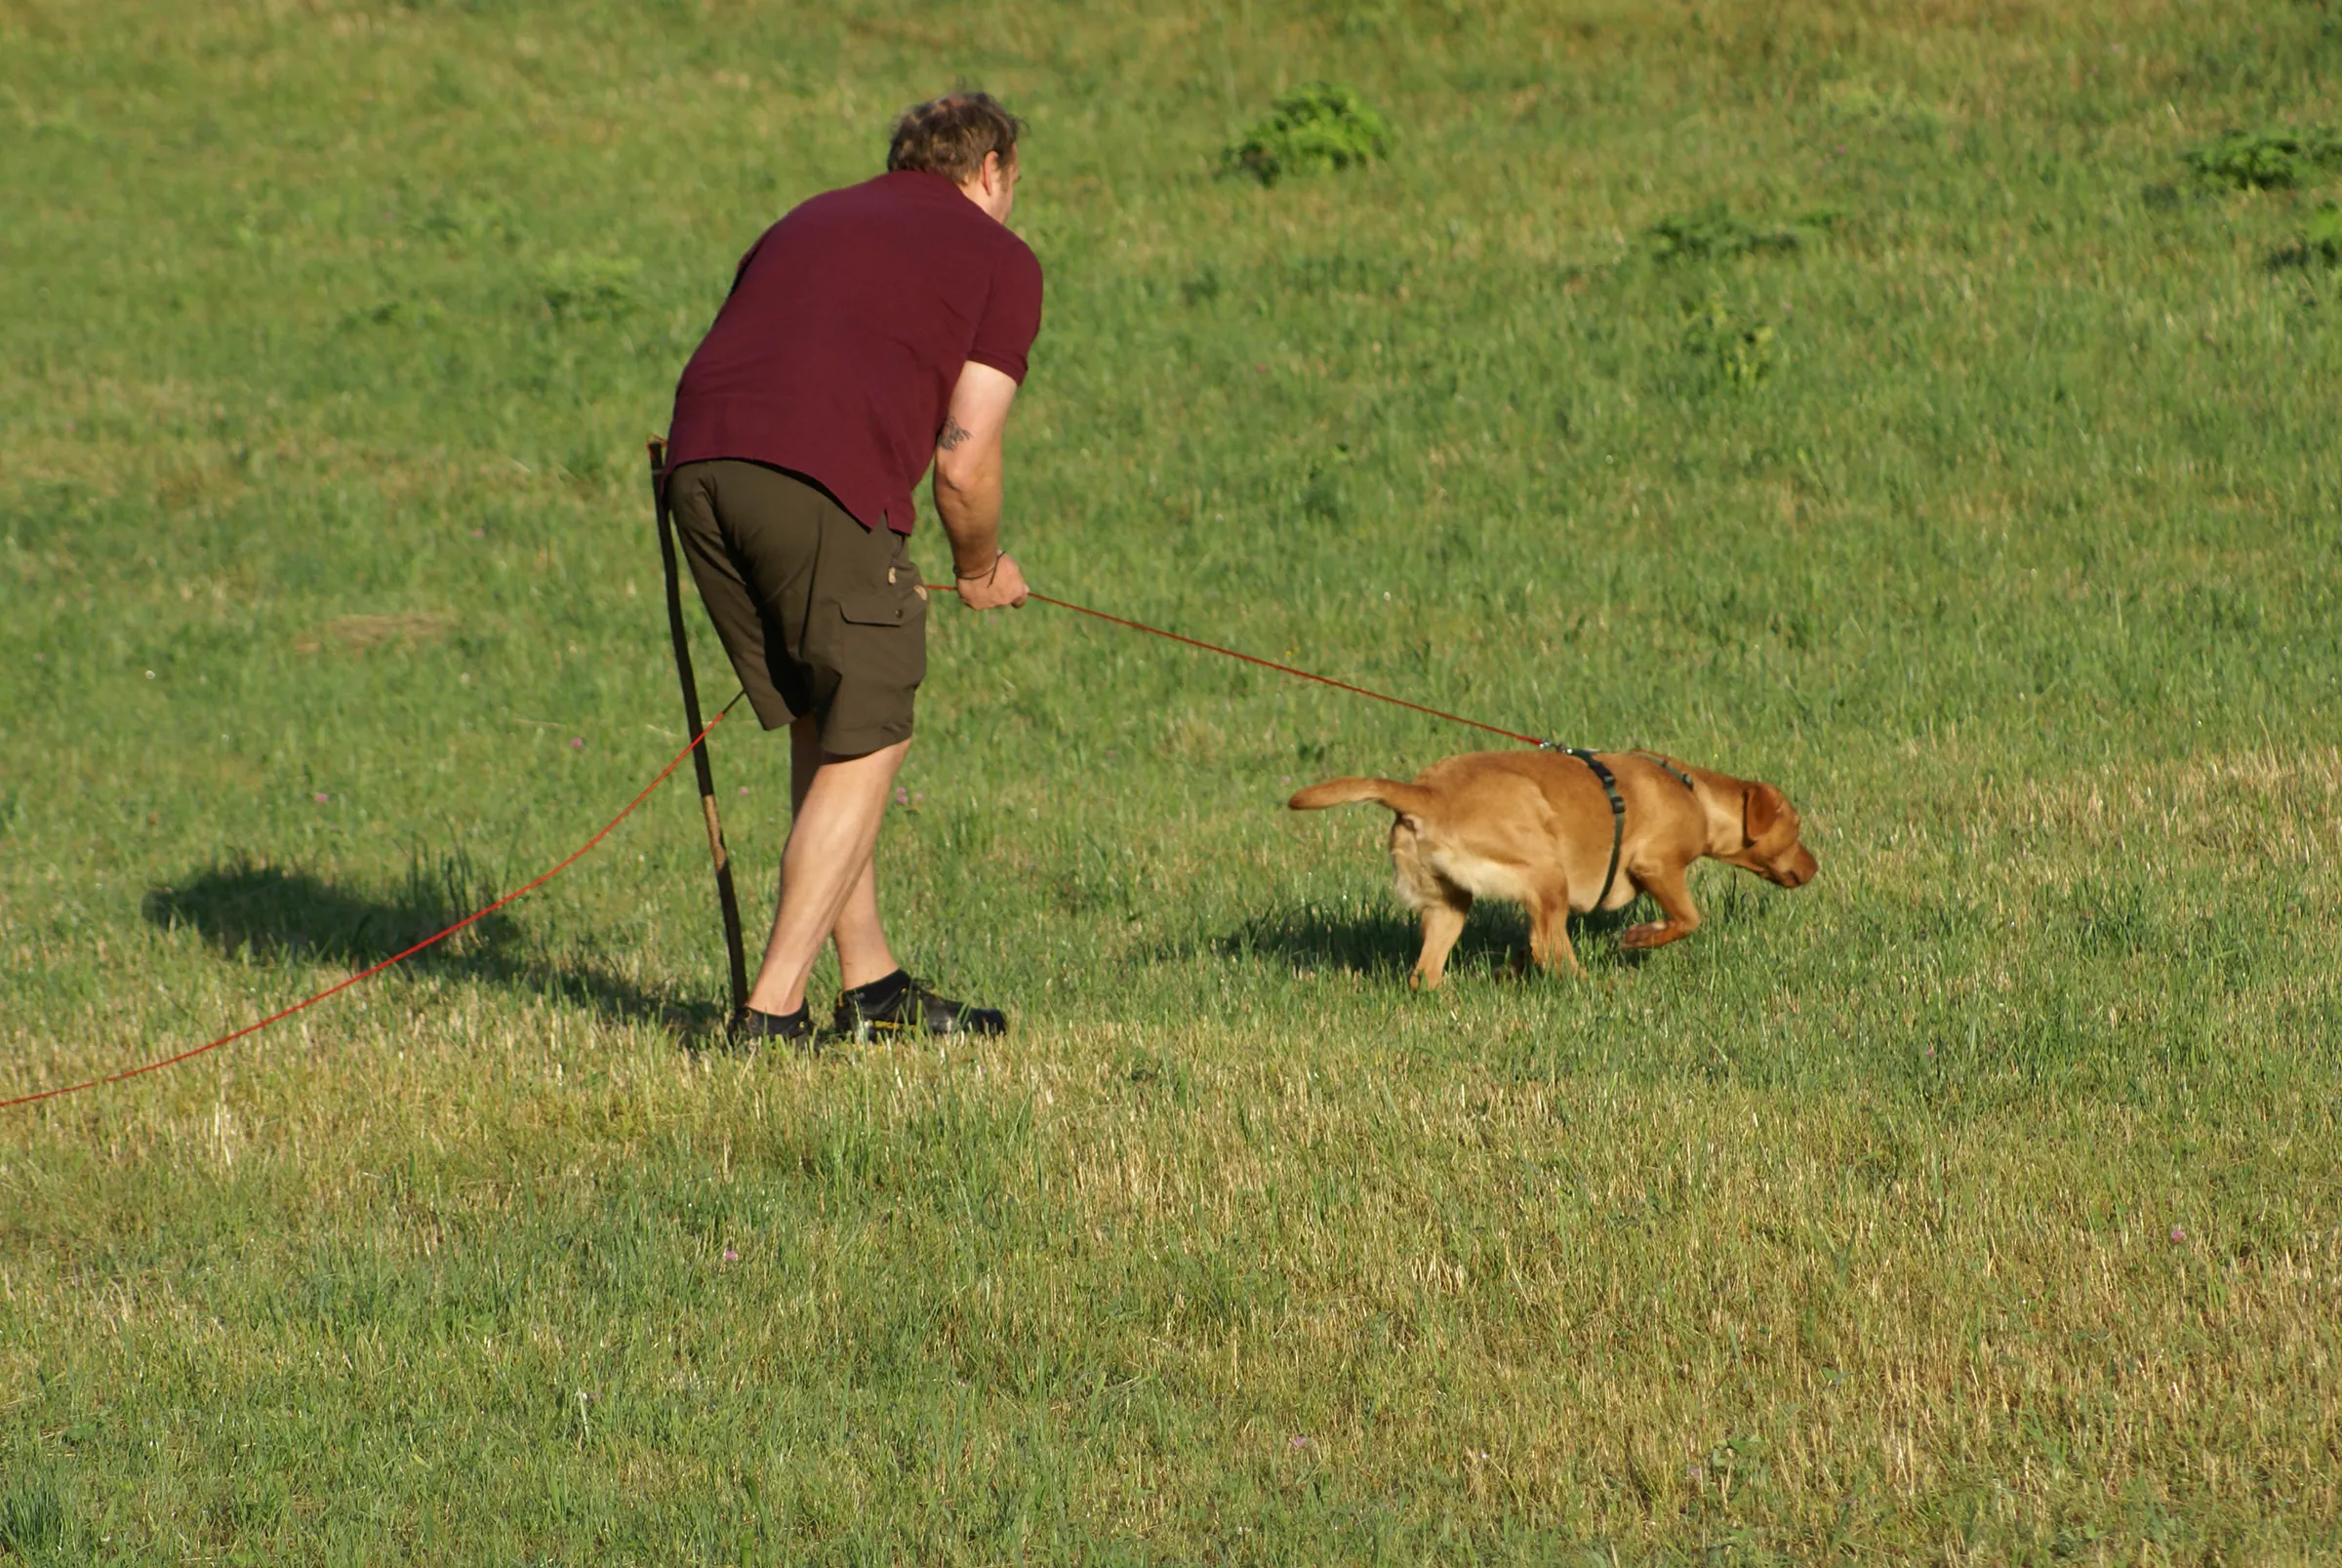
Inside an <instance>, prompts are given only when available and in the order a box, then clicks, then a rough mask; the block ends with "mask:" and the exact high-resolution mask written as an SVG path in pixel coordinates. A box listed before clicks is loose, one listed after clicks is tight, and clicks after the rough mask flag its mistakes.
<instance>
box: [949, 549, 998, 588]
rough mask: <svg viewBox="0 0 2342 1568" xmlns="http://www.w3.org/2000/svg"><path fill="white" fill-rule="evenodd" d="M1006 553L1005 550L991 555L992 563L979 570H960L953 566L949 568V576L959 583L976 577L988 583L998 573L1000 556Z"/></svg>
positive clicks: (968, 581) (973, 579)
mask: <svg viewBox="0 0 2342 1568" xmlns="http://www.w3.org/2000/svg"><path fill="white" fill-rule="evenodd" d="M1006 553H1007V552H1006V551H1000V552H998V553H996V554H994V555H993V556H992V564H991V565H989V566H988V567H986V568H985V569H984V570H983V571H981V572H962V571H961V570H960V569H959V568H958V567H956V566H955V567H953V568H952V569H951V576H952V577H953V578H954V579H956V580H957V581H959V582H961V583H973V582H975V581H976V580H977V579H978V578H982V579H983V580H984V581H985V582H987V583H989V582H990V581H991V580H992V579H993V578H995V577H997V576H998V575H999V572H1000V556H1001V555H1004V554H1006Z"/></svg>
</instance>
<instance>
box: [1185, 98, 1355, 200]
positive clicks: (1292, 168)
mask: <svg viewBox="0 0 2342 1568" xmlns="http://www.w3.org/2000/svg"><path fill="white" fill-rule="evenodd" d="M1391 141H1392V137H1391V122H1390V121H1388V120H1386V119H1384V118H1383V117H1382V116H1381V115H1380V114H1377V113H1376V112H1375V111H1374V110H1373V109H1370V108H1368V107H1367V106H1366V103H1365V101H1363V100H1361V99H1360V98H1359V97H1358V94H1357V90H1356V89H1355V88H1350V87H1341V86H1337V85H1335V84H1333V83H1330V82H1312V83H1311V84H1310V85H1309V86H1307V87H1301V88H1296V89H1295V90H1294V91H1292V92H1290V93H1287V94H1285V95H1284V96H1283V97H1281V98H1279V99H1277V101H1275V102H1274V103H1273V104H1272V105H1271V108H1270V112H1269V117H1268V118H1267V119H1265V120H1263V121H1261V122H1260V123H1259V124H1257V125H1255V126H1254V127H1253V128H1252V129H1251V130H1249V131H1247V132H1245V133H1244V140H1243V141H1238V142H1236V143H1235V144H1234V145H1232V146H1231V147H1229V148H1228V149H1227V150H1226V151H1225V152H1224V153H1222V154H1221V171H1222V173H1224V174H1231V175H1247V176H1250V177H1251V178H1252V179H1255V180H1258V181H1260V182H1261V183H1262V184H1264V185H1273V184H1275V183H1276V182H1277V181H1279V180H1282V179H1283V178H1285V177H1286V176H1287V175H1298V174H1315V173H1320V172H1324V171H1329V170H1335V169H1348V168H1351V167H1353V166H1354V165H1358V164H1363V163H1367V162H1370V161H1371V160H1373V159H1376V158H1387V157H1389V156H1390V155H1391Z"/></svg>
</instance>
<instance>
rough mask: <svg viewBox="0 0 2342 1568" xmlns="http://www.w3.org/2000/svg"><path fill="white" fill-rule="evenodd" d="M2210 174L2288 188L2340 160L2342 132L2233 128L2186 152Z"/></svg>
mask: <svg viewBox="0 0 2342 1568" xmlns="http://www.w3.org/2000/svg"><path fill="white" fill-rule="evenodd" d="M2187 159H2188V167H2189V168H2191V169H2193V170H2195V171H2196V172H2197V174H2199V175H2201V176H2202V177H2203V178H2204V179H2206V180H2216V181H2220V182H2222V183H2224V184H2229V185H2234V186H2236V187H2237V188H2238V189H2239V190H2290V189H2292V188H2293V187H2295V186H2297V185H2301V184H2306V183H2307V182H2308V181H2310V180H2311V179H2312V178H2314V176H2315V174H2316V172H2317V171H2318V170H2319V169H2321V168H2329V169H2330V168H2333V167H2335V166H2337V165H2342V136H2336V135H2334V134H2333V133H2332V132H2330V131H2231V132H2229V133H2228V135H2226V136H2224V137H2222V138H2220V139H2219V140H2218V141H2208V142H2206V143H2204V144H2203V145H2202V146H2201V147H2197V148H2195V149H2194V150H2192V151H2191V152H2189V153H2188V155H2187Z"/></svg>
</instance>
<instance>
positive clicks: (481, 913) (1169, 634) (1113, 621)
mask: <svg viewBox="0 0 2342 1568" xmlns="http://www.w3.org/2000/svg"><path fill="white" fill-rule="evenodd" d="M927 591H928V592H930V593H956V592H957V591H958V590H957V589H956V588H951V587H947V586H944V585H942V584H940V583H928V584H927ZM1029 596H1030V597H1031V598H1034V599H1037V600H1039V601H1040V602H1041V603H1043V604H1053V605H1055V606H1057V607H1058V608H1059V609H1060V610H1070V611H1072V612H1073V613H1074V614H1075V615H1085V616H1088V617H1090V618H1091V619H1092V620H1095V621H1104V622H1106V623H1109V624H1110V625H1116V626H1127V627H1128V628H1129V629H1131V630H1132V631H1144V632H1146V633H1147V634H1148V635H1149V636H1151V637H1162V638H1165V639H1167V640H1169V641H1171V642H1177V643H1185V644H1186V645H1187V646H1188V647H1190V648H1200V649H1202V650H1203V651H1204V652H1205V653H1207V654H1219V655H1221V656H1222V657H1223V658H1227V659H1236V660H1241V661H1243V662H1244V663H1247V664H1258V665H1260V666H1261V668H1263V669H1273V670H1275V671H1276V672H1277V673H1278V674H1280V675H1291V676H1293V677H1295V678H1296V679H1299V680H1306V681H1315V682H1316V683H1317V684H1318V685H1320V686H1331V687H1332V688H1334V690H1336V691H1338V692H1349V693H1351V694H1352V695H1353V696H1356V697H1370V698H1372V699H1374V701H1376V702H1378V703H1389V704H1391V705H1392V706H1393V707H1403V708H1407V709H1409V710H1411V711H1413V712H1417V713H1428V714H1430V715H1431V716H1432V717H1433V718H1435V719H1445V720H1447V721H1448V722H1449V723H1450V724H1462V725H1465V726H1467V727H1469V728H1471V729H1474V730H1485V731H1486V732H1487V733H1488V734H1490V735H1501V736H1503V737H1504V738H1505V739H1506V740H1508V741H1518V742H1520V743H1521V744H1523V745H1537V746H1542V745H1550V744H1552V743H1550V742H1547V741H1542V740H1540V739H1538V738H1537V737H1536V736H1534V735H1522V734H1520V733H1519V732H1518V731H1516V730H1507V729H1501V728H1499V727H1498V726H1496V725H1494V724H1482V723H1481V722H1480V721H1479V720H1478V719H1468V718H1466V717H1464V715H1463V714H1461V713H1447V712H1442V711H1441V710H1440V709H1438V708H1435V707H1426V706H1424V705H1423V704H1421V703H1410V702H1408V701H1407V700H1406V699H1405V698H1403V697H1392V696H1389V695H1387V694H1385V693H1382V692H1370V691H1368V690H1367V689H1366V688H1365V687H1363V686H1353V685H1351V684H1350V682H1348V681H1340V680H1335V679H1334V678H1333V677H1332V676H1330V675H1314V674H1312V673H1311V672H1310V671H1308V670H1306V669H1295V668H1294V667H1293V666H1292V665H1291V664H1280V663H1277V662H1276V661H1275V660H1273V659H1258V658H1255V657H1254V656H1253V655H1251V654H1242V653H1238V652H1236V650H1235V649H1233V648H1223V647H1221V646H1220V645H1219V644H1218V643H1210V642H1204V641H1201V640H1200V639H1198V638H1194V637H1183V636H1181V635H1180V634H1179V633H1178V632H1176V631H1165V630H1163V628H1162V627H1160V626H1151V625H1148V624H1147V623H1145V622H1142V621H1125V620H1124V619H1122V617H1120V616H1110V615H1108V614H1107V613H1106V612H1105V611H1103V610H1092V609H1090V608H1089V607H1088V606H1087V605H1080V604H1070V603H1068V602H1067V601H1066V600H1064V599H1053V598H1051V597H1050V596H1049V595H1048V594H1046V593H1033V594H1030V595H1029ZM732 701H733V702H735V703H737V702H738V701H740V699H739V698H737V697H736V698H734V699H733V700H732ZM731 711H732V706H731V704H729V703H727V704H724V710H723V712H721V713H718V714H716V716H715V717H714V718H713V719H711V720H709V721H708V723H707V727H706V728H705V729H703V730H701V731H700V733H699V734H697V735H695V736H693V737H692V738H691V744H689V745H686V746H685V747H684V748H683V749H682V750H680V751H678V752H676V753H675V755H674V759H673V760H672V761H670V762H669V763H667V765H666V767H664V768H661V769H660V770H659V776H658V777H657V778H655V779H653V780H652V781H651V782H650V783H649V784H645V785H643V786H642V792H641V793H640V794H638V795H636V796H635V797H634V798H633V799H632V800H629V801H627V802H626V809H625V810H624V811H622V812H620V813H619V814H618V815H617V816H615V817H613V818H611V819H610V820H609V821H608V822H607V823H605V824H602V830H601V831H600V832H598V833H596V834H594V835H593V836H592V837H591V838H589V839H587V840H586V842H585V843H584V844H581V845H580V846H578V848H577V850H576V851H575V852H574V853H573V854H571V855H570V857H569V858H568V859H567V860H565V861H563V862H562V863H561V864H558V865H556V866H554V867H553V868H552V869H551V870H549V871H546V872H545V874H544V875H542V876H540V877H538V878H537V879H536V880H535V881H532V882H528V883H525V884H523V885H522V886H520V887H518V888H515V889H513V890H512V891H511V892H510V893H507V894H505V896H504V897H503V898H501V899H499V900H497V901H496V902H495V903H494V904H491V905H488V906H487V907H486V908H484V909H481V910H478V911H476V912H475V913H472V914H467V915H465V916H464V918H463V919H461V920H459V921H457V922H456V923H455V924H454V925H452V926H449V927H448V928H447V929H446V930H445V931H442V932H440V933H439V934H438V935H436V936H431V937H425V938H424V939H423V941H421V942H419V943H417V944H415V945H414V946H412V947H409V948H407V949H406V950H405V951H404V952H397V953H392V954H391V955H390V956H389V957H387V958H385V959H384V960H383V961H382V962H381V963H378V964H376V965H374V966H373V967H372V968H369V969H362V970H360V971H358V973H356V974H354V975H352V976H350V977H349V978H348V979H347V980H343V981H340V982H337V983H336V984H334V985H328V986H327V987H326V988H325V989H323V990H321V991H319V992H318V993H317V994H316V995H314V996H307V997H303V999H302V1000H300V1001H298V1002H295V1003H294V1004H293V1005H292V1006H291V1007H288V1008H285V1009H283V1010H282V1011H281V1012H275V1013H271V1014H269V1015H268V1016H267V1017H266V1018H264V1019H262V1020H261V1021H260V1022H259V1023H258V1024H247V1025H244V1026H243V1027H242V1028H240V1029H238V1030H236V1031H235V1032H234V1033H232V1034H222V1036H220V1038H218V1039H217V1040H213V1041H211V1042H210V1043H209V1044H206V1045H199V1046H197V1047H195V1048H194V1049H193V1050H191V1051H182V1052H180V1053H179V1055H177V1056H172V1057H164V1058H162V1059H161V1060H160V1061H157V1062H148V1063H144V1064H141V1065H139V1066H135V1067H126V1068H124V1069H123V1070H122V1071H120V1072H111V1073H107V1074H106V1075H105V1076H104V1077H102V1078H92V1079H90V1080H89V1081H88V1082H86V1083H73V1084H66V1085H64V1086H63V1087H62V1088H58V1089H44V1090H42V1091H41V1092H40V1093H38V1094H30V1095H19V1096H17V1098H16V1099H14V1100H0V1110H6V1109H8V1108H9V1107H11V1106H29V1105H33V1104H35V1103H36V1102H39V1101H43V1100H55V1099H57V1098H59V1097H60V1096H62V1095H74V1094H79V1093H81V1092H82V1091H83V1090H85V1089H96V1088H99V1087H101V1085H104V1084H109V1083H120V1082H122V1081H123V1080H125V1079H128V1078H136V1077H140V1076H141V1075H143V1074H145V1073H149V1072H156V1071H160V1070H161V1069H162V1068H164V1067H170V1066H177V1065H179V1064H180V1063H182V1062H187V1061H191V1060H193V1059H194V1058H196V1057H199V1056H202V1055H204V1054H205V1053H206V1052H209V1051H217V1050H219V1049H220V1048H221V1047H222V1046H223V1045H228V1044H231V1043H233V1042H234V1041H237V1040H241V1039H242V1038H244V1036H246V1035H247V1034H257V1033H259V1032H260V1031H261V1030H262V1029H264V1028H266V1027H267V1026H268V1025H271V1024H275V1023H278V1022H280V1021H282V1020H284V1019H288V1018H291V1017H292V1016H293V1015H294V1014H296V1013H298V1012H300V1011H302V1010H303V1008H308V1007H314V1006H316V1005H317V1004H318V1003H319V1002H322V1001H324V1000H325V999H326V998H327V997H329V996H332V995H335V994H337V993H339V992H342V991H345V990H347V989H349V987H350V986H352V985H356V984H357V983H358V982H359V981H362V980H367V979H370V978H372V977H373V976H376V975H379V974H381V973H382V972H383V971H384V970H385V969H388V968H389V967H390V966H391V965H393V964H396V963H402V962H404V961H405V960H407V959H409V958H412V957H414V956H415V955H416V954H417V953H419V952H421V951H423V950H424V948H425V947H428V946H431V945H434V944H437V943H441V942H445V941H446V940H447V939H448V938H450V937H452V936H454V935H455V934H456V933H457V932H459V931H461V930H463V929H464V927H465V926H468V925H471V924H474V923H475V922H477V921H480V920H484V919H486V918H487V917H488V916H490V915H492V914H494V913H496V911H497V910H499V909H501V908H503V907H504V906H505V905H507V904H510V903H512V902H513V901H514V900H515V899H518V898H521V897H522V896H523V895H525V894H529V893H534V892H535V891H536V890H537V889H539V888H541V887H543V886H545V883H547V882H550V881H551V880H552V879H553V878H554V877H556V876H559V875H560V874H561V873H562V872H563V871H566V870H568V869H569V868H570V867H571V866H572V865H575V864H577V863H578V862H579V861H581V860H584V859H585V858H586V854H587V853H588V852H590V851H591V850H592V849H593V847H594V846H595V845H597V844H599V843H600V842H601V841H602V840H603V839H605V838H607V837H609V836H610V833H611V830H612V829H613V828H615V827H617V826H618V824H620V823H623V822H625V821H626V819H627V818H628V817H630V816H632V815H633V814H634V808H635V807H637V806H639V805H641V804H642V803H643V802H644V801H645V800H648V799H649V798H650V794H651V791H652V790H654V789H656V788H658V787H659V786H660V785H661V784H665V783H666V776H667V775H668V774H670V773H673V772H674V771H675V770H676V769H677V768H679V767H681V766H682V765H683V759H684V758H685V757H688V756H690V755H691V754H692V753H693V752H694V751H697V750H698V749H699V747H700V743H701V742H703V741H705V740H707V734H708V731H710V730H713V729H714V728H715V727H716V726H717V725H718V724H721V723H723V722H724V717H725V715H726V714H728V713H730V712H731Z"/></svg>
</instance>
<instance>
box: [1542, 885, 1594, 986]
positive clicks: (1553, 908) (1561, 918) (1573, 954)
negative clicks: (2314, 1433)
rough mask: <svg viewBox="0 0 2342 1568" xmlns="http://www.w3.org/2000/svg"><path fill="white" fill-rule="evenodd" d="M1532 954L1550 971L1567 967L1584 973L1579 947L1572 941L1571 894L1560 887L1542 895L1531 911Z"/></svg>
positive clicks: (1580, 973)
mask: <svg viewBox="0 0 2342 1568" xmlns="http://www.w3.org/2000/svg"><path fill="white" fill-rule="evenodd" d="M1529 956H1531V957H1532V958H1535V959H1536V960H1537V963H1538V966H1539V967H1540V968H1542V969H1546V970H1548V971H1551V970H1555V969H1566V970H1568V971H1569V972H1570V973H1571V974H1573V975H1580V976H1582V975H1584V974H1585V973H1586V970H1585V967H1584V966H1583V965H1581V964H1580V963H1579V962H1578V950H1577V949H1576V948H1575V947H1573V946H1571V945H1569V896H1568V895H1567V894H1566V893H1562V892H1559V891H1556V892H1555V893H1553V894H1550V895H1548V896H1547V897H1545V898H1541V899H1539V900H1538V901H1537V903H1536V904H1535V905H1533V906H1532V907H1531V908H1530V911H1529Z"/></svg>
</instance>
